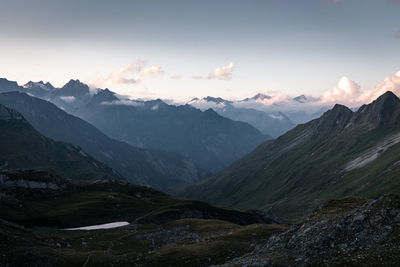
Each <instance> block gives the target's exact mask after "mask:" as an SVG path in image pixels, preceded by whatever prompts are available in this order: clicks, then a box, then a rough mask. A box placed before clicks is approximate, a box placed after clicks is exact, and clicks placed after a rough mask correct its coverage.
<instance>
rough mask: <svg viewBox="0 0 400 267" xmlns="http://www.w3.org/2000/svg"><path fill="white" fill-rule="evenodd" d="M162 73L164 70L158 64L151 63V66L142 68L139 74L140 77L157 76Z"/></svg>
mask: <svg viewBox="0 0 400 267" xmlns="http://www.w3.org/2000/svg"><path fill="white" fill-rule="evenodd" d="M163 73H164V71H163V70H162V69H161V67H160V66H156V65H152V66H151V67H149V68H147V69H145V70H143V72H142V74H141V76H142V77H148V76H157V75H160V74H163Z"/></svg>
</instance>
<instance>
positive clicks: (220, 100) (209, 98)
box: [203, 96, 226, 104]
mask: <svg viewBox="0 0 400 267" xmlns="http://www.w3.org/2000/svg"><path fill="white" fill-rule="evenodd" d="M203 100H205V101H207V102H214V103H217V104H219V103H224V102H226V100H225V99H223V98H221V97H212V96H207V97H204V98H203Z"/></svg>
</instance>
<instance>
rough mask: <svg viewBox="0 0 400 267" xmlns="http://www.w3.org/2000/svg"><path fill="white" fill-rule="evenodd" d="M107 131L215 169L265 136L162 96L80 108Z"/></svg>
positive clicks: (88, 119) (245, 125)
mask: <svg viewBox="0 0 400 267" xmlns="http://www.w3.org/2000/svg"><path fill="white" fill-rule="evenodd" d="M79 116H81V117H82V118H84V119H85V120H87V121H89V122H90V123H92V124H93V125H95V126H96V127H98V128H99V129H100V130H102V131H103V132H104V133H106V134H107V135H109V136H111V137H113V138H115V139H118V140H121V141H125V142H128V143H130V144H132V145H134V146H139V147H143V148H153V149H161V150H165V151H171V152H177V153H179V154H181V155H184V156H185V157H187V158H189V159H190V160H192V161H194V162H196V164H197V165H198V166H200V167H201V168H204V169H206V170H210V171H216V170H220V169H222V168H224V167H226V166H228V165H229V164H231V163H232V162H233V161H235V160H237V159H239V158H240V157H242V156H243V155H245V154H246V153H248V152H250V151H251V150H252V149H254V148H255V147H256V146H257V145H258V144H260V143H261V142H263V141H265V140H267V139H269V138H270V137H268V136H265V135H263V134H261V133H260V132H259V131H258V130H257V129H255V128H254V127H252V126H251V125H249V124H247V123H243V122H236V121H232V120H229V119H226V118H224V117H221V116H220V115H218V114H217V113H215V112H214V111H213V110H211V109H209V110H206V111H204V112H202V111H200V110H198V109H195V108H193V107H191V106H189V105H185V106H172V105H167V104H166V103H164V102H163V101H161V100H155V101H146V102H139V101H127V102H126V103H123V104H121V103H118V102H101V103H100V104H94V103H92V102H91V103H89V104H88V105H87V106H86V108H85V109H82V110H81V111H80V112H79Z"/></svg>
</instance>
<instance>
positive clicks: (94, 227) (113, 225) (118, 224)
mask: <svg viewBox="0 0 400 267" xmlns="http://www.w3.org/2000/svg"><path fill="white" fill-rule="evenodd" d="M127 225H129V223H128V222H113V223H105V224H98V225H90V226H83V227H77V228H65V229H63V230H67V231H76V230H101V229H112V228H117V227H122V226H127Z"/></svg>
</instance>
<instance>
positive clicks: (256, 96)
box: [252, 93, 271, 100]
mask: <svg viewBox="0 0 400 267" xmlns="http://www.w3.org/2000/svg"><path fill="white" fill-rule="evenodd" d="M252 99H254V100H264V99H271V96H269V95H265V94H262V93H258V94H256V95H255V96H253V97H252Z"/></svg>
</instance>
